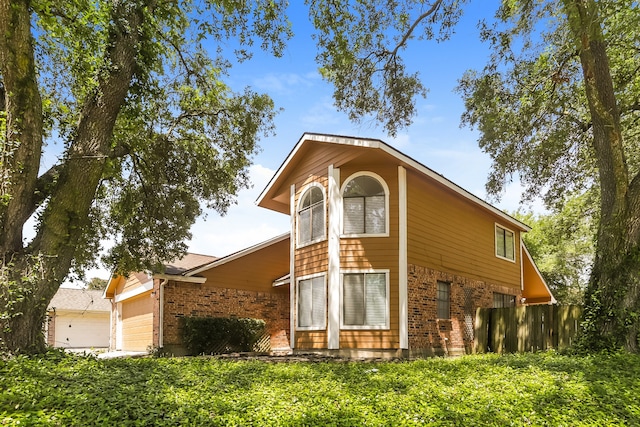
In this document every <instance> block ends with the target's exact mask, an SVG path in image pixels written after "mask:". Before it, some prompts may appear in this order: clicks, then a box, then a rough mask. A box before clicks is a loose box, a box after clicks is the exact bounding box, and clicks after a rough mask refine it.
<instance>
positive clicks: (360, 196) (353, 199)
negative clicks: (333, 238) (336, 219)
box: [342, 175, 387, 234]
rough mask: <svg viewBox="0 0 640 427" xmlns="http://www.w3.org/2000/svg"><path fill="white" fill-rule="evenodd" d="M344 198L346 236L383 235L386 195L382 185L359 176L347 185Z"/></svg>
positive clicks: (373, 179)
mask: <svg viewBox="0 0 640 427" xmlns="http://www.w3.org/2000/svg"><path fill="white" fill-rule="evenodd" d="M342 197H343V209H344V212H343V232H344V234H383V233H385V232H386V231H387V230H386V207H385V206H386V199H385V197H386V195H385V192H384V188H383V187H382V184H380V182H378V180H377V179H375V178H372V177H370V176H366V175H363V176H358V177H356V178H354V179H352V180H351V181H349V183H348V184H347V185H346V187H345V189H344V192H343V193H342Z"/></svg>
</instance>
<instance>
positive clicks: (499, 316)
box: [474, 305, 582, 353]
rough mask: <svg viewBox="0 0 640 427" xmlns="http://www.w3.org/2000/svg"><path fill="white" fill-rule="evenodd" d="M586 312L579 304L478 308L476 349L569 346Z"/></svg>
mask: <svg viewBox="0 0 640 427" xmlns="http://www.w3.org/2000/svg"><path fill="white" fill-rule="evenodd" d="M581 316H582V307H581V306H578V305H560V306H558V305H532V306H521V307H510V308H478V309H477V311H476V325H475V339H474V349H475V352H476V353H484V352H487V351H492V352H495V353H515V352H527V351H531V352H533V351H539V350H547V349H552V348H554V349H558V350H562V349H566V348H568V347H569V346H571V344H572V343H573V341H574V340H575V337H576V334H577V332H578V327H579V324H580V318H581Z"/></svg>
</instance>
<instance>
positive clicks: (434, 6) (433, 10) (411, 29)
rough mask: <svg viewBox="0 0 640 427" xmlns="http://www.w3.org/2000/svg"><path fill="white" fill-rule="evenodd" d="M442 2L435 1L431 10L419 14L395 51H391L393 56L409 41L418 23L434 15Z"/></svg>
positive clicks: (440, 0)
mask: <svg viewBox="0 0 640 427" xmlns="http://www.w3.org/2000/svg"><path fill="white" fill-rule="evenodd" d="M441 4H442V0H436V2H435V3H433V5H431V8H430V9H429V10H427V11H426V12H424V13H423V14H422V15H420V16H418V17H417V18H416V20H415V21H414V22H413V24H411V27H410V28H409V30H407V32H406V33H405V34H404V36H403V37H402V40H400V43H398V45H397V46H396V47H395V49H393V51H391V55H392V56H396V55H397V54H398V50H400V48H402V47H403V46H404V45H406V43H407V41H408V40H409V38H410V37H411V34H412V33H413V31H414V30H415V29H416V27H417V26H418V24H420V22H422V21H423V20H425V19H427V18H428V17H429V16H431V15H433V14H434V13H436V11H437V10H438V8H439V7H440V5H441Z"/></svg>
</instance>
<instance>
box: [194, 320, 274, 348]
mask: <svg viewBox="0 0 640 427" xmlns="http://www.w3.org/2000/svg"><path fill="white" fill-rule="evenodd" d="M265 329H266V328H265V322H264V320H260V319H238V318H226V317H184V318H183V319H182V342H183V343H184V345H185V346H186V348H187V351H188V352H189V354H192V355H193V354H221V353H229V352H233V351H254V345H255V344H256V343H257V342H258V341H259V340H260V339H261V338H262V337H263V335H264V334H265Z"/></svg>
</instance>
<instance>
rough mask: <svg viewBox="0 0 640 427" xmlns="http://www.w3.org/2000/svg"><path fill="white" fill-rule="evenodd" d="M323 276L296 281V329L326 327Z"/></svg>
mask: <svg viewBox="0 0 640 427" xmlns="http://www.w3.org/2000/svg"><path fill="white" fill-rule="evenodd" d="M325 289H326V286H325V276H324V275H320V276H315V277H310V278H306V279H301V280H299V281H298V292H297V296H298V329H324V328H325V327H326V296H325Z"/></svg>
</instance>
